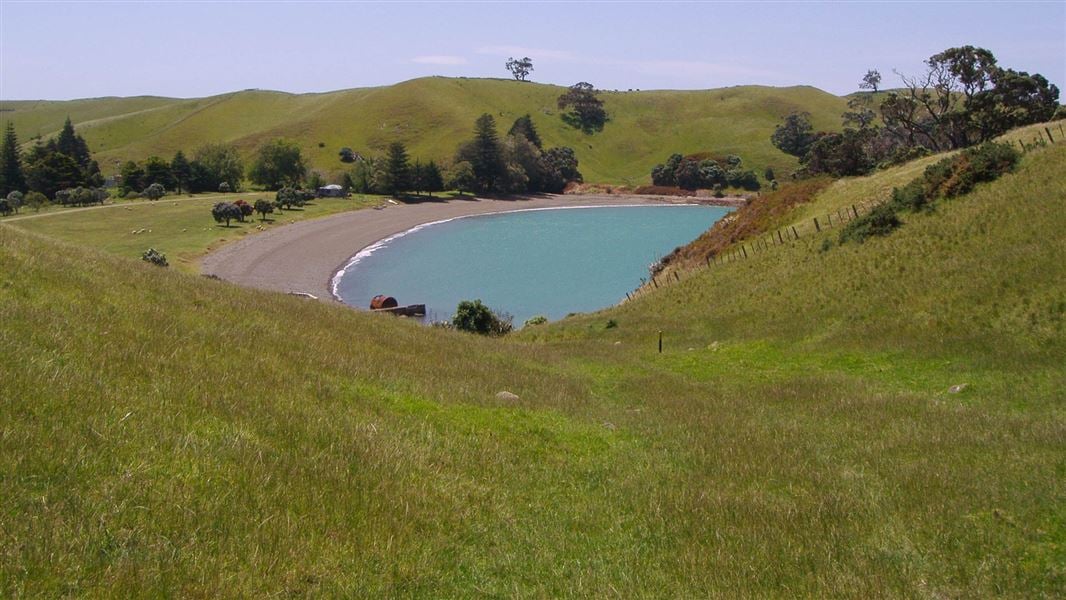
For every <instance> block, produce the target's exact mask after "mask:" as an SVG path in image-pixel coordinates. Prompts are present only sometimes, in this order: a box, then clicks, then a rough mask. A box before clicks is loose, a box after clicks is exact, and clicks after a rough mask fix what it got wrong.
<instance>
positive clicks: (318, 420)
mask: <svg viewBox="0 0 1066 600" xmlns="http://www.w3.org/2000/svg"><path fill="white" fill-rule="evenodd" d="M1064 166H1066V146H1058V147H1054V148H1049V149H1047V150H1044V151H1040V152H1035V153H1031V154H1029V155H1027V156H1026V157H1025V158H1024V160H1023V163H1022V165H1021V166H1020V167H1019V170H1018V172H1017V173H1015V174H1013V175H1009V176H1006V177H1004V178H1002V179H1000V180H999V181H997V182H995V183H992V184H988V185H984V186H981V187H979V188H978V190H977V191H975V192H974V193H973V194H971V195H969V196H966V197H962V198H959V199H956V200H952V201H950V202H945V203H943V204H942V205H941V207H940V208H939V209H938V212H936V213H933V214H929V215H919V216H915V217H913V218H911V219H908V222H907V223H906V224H905V225H904V227H902V228H901V229H900V230H898V231H897V232H896V233H894V234H893V235H892V236H890V237H888V238H884V239H875V240H870V241H868V242H867V243H866V244H864V245H862V246H847V247H836V248H833V249H831V250H830V251H828V252H824V253H822V252H819V251H818V247H819V246H820V243H819V242H820V241H819V240H817V239H811V240H802V241H801V242H800V243H797V244H795V245H793V246H788V247H782V248H781V249H780V250H779V251H778V252H776V253H766V254H764V255H760V257H758V258H755V259H752V260H750V261H746V262H741V263H736V264H734V265H730V266H726V267H724V268H720V269H717V270H707V271H703V272H701V273H699V274H698V275H695V276H693V277H690V278H687V279H685V280H684V281H682V282H681V283H680V284H677V285H673V286H668V287H664V288H662V289H660V290H658V291H656V292H653V293H650V294H647V295H645V296H642V297H641V298H640V299H638V300H637V301H635V302H631V303H627V304H625V305H623V306H621V307H617V308H614V309H611V310H608V311H604V312H601V313H596V314H592V315H586V316H580V317H577V318H574V319H568V320H566V321H563V322H561V323H558V324H554V325H551V326H548V327H546V328H534V329H530V330H528V331H526V332H524V333H522V334H520V335H519V336H518V337H516V338H512V339H503V340H491V339H480V338H475V337H470V336H466V335H460V334H457V333H452V332H444V331H439V330H435V329H426V328H422V327H419V326H416V325H413V324H411V323H407V322H404V321H402V320H396V319H390V318H382V317H381V316H378V315H369V314H365V313H359V312H355V311H350V310H345V309H342V308H337V307H333V306H327V305H324V304H320V303H316V302H306V301H301V300H299V299H296V298H291V297H286V296H282V295H277V294H269V293H263V292H257V291H253V290H244V289H239V288H236V287H233V286H230V285H226V284H223V283H220V282H213V281H207V280H203V279H201V278H197V277H192V276H187V275H183V274H180V273H173V272H167V271H163V270H160V269H156V268H152V267H150V266H148V265H141V264H139V263H137V262H135V261H133V262H131V261H129V260H124V259H120V258H117V257H113V256H109V255H105V254H102V253H99V252H97V251H94V250H88V249H83V248H79V247H76V246H71V245H66V244H63V243H60V242H55V241H50V240H48V239H46V238H44V237H41V236H38V235H35V234H30V233H26V232H21V231H17V230H16V229H14V228H12V227H5V226H0V323H3V325H4V326H3V328H0V355H3V356H5V357H7V359H6V360H4V361H0V389H2V391H3V393H2V397H3V402H2V403H0V478H2V479H0V485H2V487H3V489H4V490H5V493H4V494H3V495H0V515H2V518H3V524H4V526H3V532H2V536H3V537H2V538H0V592H2V595H18V594H19V593H20V592H22V593H26V594H42V595H57V594H59V593H70V594H90V595H92V594H96V595H102V594H105V593H106V594H110V595H131V596H156V595H161V594H162V593H163V592H164V591H167V592H171V593H175V594H177V595H217V594H223V595H232V596H238V595H245V596H266V595H281V594H289V595H325V594H345V593H346V594H350V595H364V596H380V595H391V596H425V597H470V596H479V595H485V596H499V595H523V596H529V595H541V596H561V595H584V596H592V595H595V596H618V597H638V596H665V597H706V596H710V595H716V594H717V595H726V596H734V597H735V596H752V595H786V596H797V595H817V596H831V595H839V596H845V595H846V596H862V597H869V596H949V597H975V596H1008V597H1034V596H1037V597H1039V596H1054V595H1056V594H1057V593H1058V592H1059V591H1061V589H1063V587H1064V586H1066V571H1064V569H1063V566H1062V565H1064V564H1066V508H1064V507H1066V491H1064V490H1063V487H1062V485H1061V482H1062V480H1063V478H1064V476H1066V449H1064V447H1063V444H1062V440H1063V439H1066V415H1064V413H1063V410H1062V409H1063V400H1064V398H1063V395H1062V391H1061V390H1062V389H1064V387H1066V368H1064V366H1063V365H1064V364H1066V361H1063V360H1062V359H1063V357H1064V356H1066V335H1064V331H1063V315H1064V312H1066V289H1064V286H1063V285H1062V282H1063V281H1064V280H1066V277H1064V273H1063V270H1064V268H1066V267H1064V261H1062V257H1063V256H1064V255H1066V247H1064V245H1066V242H1064V240H1063V238H1062V236H1061V235H1057V232H1060V231H1062V229H1063V227H1064V226H1066V213H1064V211H1063V210H1062V209H1063V204H1064V200H1066V176H1064V175H1063V173H1066V168H1063V167H1064ZM607 319H614V320H615V321H616V322H617V327H611V328H607V327H606V322H607ZM659 330H662V331H664V332H665V338H666V351H665V352H664V353H663V354H661V355H660V354H658V353H657V352H656V350H655V338H656V333H657V331H659ZM617 342H620V343H617ZM959 383H967V384H969V386H968V387H967V388H966V389H965V390H964V391H963V392H962V393H959V394H949V393H948V392H947V388H948V387H949V386H951V385H954V384H959ZM504 389H506V390H510V391H512V392H515V393H517V394H518V395H519V396H521V400H519V401H517V402H514V401H502V400H497V399H496V398H495V393H496V392H497V391H500V390H504Z"/></svg>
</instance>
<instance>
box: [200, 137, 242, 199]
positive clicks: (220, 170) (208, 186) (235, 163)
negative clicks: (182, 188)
mask: <svg viewBox="0 0 1066 600" xmlns="http://www.w3.org/2000/svg"><path fill="white" fill-rule="evenodd" d="M193 160H194V161H196V162H197V163H199V164H200V165H201V167H202V171H201V172H200V173H198V174H197V175H200V176H202V178H201V180H200V181H199V183H200V185H202V186H203V187H202V188H200V189H199V190H197V191H212V192H213V191H216V190H220V189H221V187H222V184H223V183H225V184H226V185H227V187H228V188H229V190H230V191H237V190H239V189H240V186H241V179H242V178H243V177H244V163H242V162H241V157H240V153H238V152H237V148H236V146H233V145H230V144H205V145H203V146H200V147H199V148H197V149H196V152H194V153H193ZM194 172H195V170H194Z"/></svg>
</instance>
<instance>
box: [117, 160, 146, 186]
mask: <svg viewBox="0 0 1066 600" xmlns="http://www.w3.org/2000/svg"><path fill="white" fill-rule="evenodd" d="M120 175H121V176H122V189H123V190H124V191H126V192H127V193H128V192H131V191H134V190H140V189H144V188H145V187H147V186H145V185H144V168H142V167H141V165H139V164H137V163H135V162H133V161H132V160H130V161H126V164H124V165H122V169H121V171H120Z"/></svg>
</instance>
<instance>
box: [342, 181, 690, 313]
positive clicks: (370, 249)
mask: <svg viewBox="0 0 1066 600" xmlns="http://www.w3.org/2000/svg"><path fill="white" fill-rule="evenodd" d="M649 206H651V207H656V208H658V207H669V206H706V205H705V204H699V203H691V202H690V203H684V204H681V203H677V204H675V203H672V202H671V203H663V204H593V205H586V206H542V207H538V208H516V209H512V210H501V211H497V212H487V213H475V214H472V215H459V216H458V217H451V218H448V219H441V220H439V221H430V222H428V223H422V224H421V225H415V226H414V227H412V228H410V229H406V230H404V231H401V232H399V233H394V234H392V235H390V236H388V237H385V238H382V239H380V240H378V241H376V242H374V243H373V244H370V245H369V246H367V247H365V248H363V249H362V250H360V251H359V252H356V253H355V255H354V256H352V257H351V258H349V259H348V262H346V263H345V264H344V266H343V267H341V268H340V269H337V272H336V273H334V274H333V277H331V278H330V280H329V292H330V294H332V295H333V299H334V300H336V301H338V302H344V300H342V299H341V297H340V294H339V293H338V292H337V290H338V288H339V287H340V283H341V279H343V278H344V274H345V273H347V272H348V269H351V268H352V267H354V266H355V265H357V264H359V263H360V262H361V261H362V260H363V259H365V258H367V257H369V256H371V255H372V254H374V253H375V252H377V251H378V250H381V249H382V248H384V247H386V246H388V245H389V244H391V243H392V242H394V241H396V240H398V239H400V238H402V237H403V236H405V235H407V234H409V233H415V232H416V231H421V230H423V229H425V228H427V227H432V226H434V225H440V224H442V223H450V222H452V221H457V220H459V219H469V218H472V217H491V216H494V215H505V214H511V213H520V212H536V211H542V210H574V209H582V208H641V207H649Z"/></svg>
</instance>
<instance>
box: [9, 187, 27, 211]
mask: <svg viewBox="0 0 1066 600" xmlns="http://www.w3.org/2000/svg"><path fill="white" fill-rule="evenodd" d="M24 200H25V197H24V196H23V195H22V192H20V191H18V190H12V191H11V193H10V194H8V195H7V203H8V206H10V207H11V210H13V211H15V214H18V212H19V209H20V208H22V205H23V204H24V203H25V202H24Z"/></svg>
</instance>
